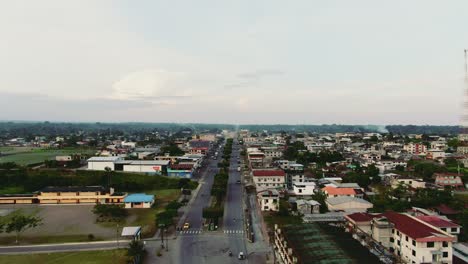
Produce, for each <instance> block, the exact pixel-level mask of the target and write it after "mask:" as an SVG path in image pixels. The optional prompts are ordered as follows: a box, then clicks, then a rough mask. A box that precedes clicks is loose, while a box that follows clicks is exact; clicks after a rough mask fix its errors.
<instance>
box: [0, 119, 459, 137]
mask: <svg viewBox="0 0 468 264" xmlns="http://www.w3.org/2000/svg"><path fill="white" fill-rule="evenodd" d="M223 129H229V130H234V129H248V130H250V131H263V130H266V131H269V132H282V131H284V132H289V131H296V132H309V133H343V132H357V133H365V132H380V133H388V132H391V133H393V134H442V135H454V134H457V133H458V132H459V130H460V128H459V127H458V126H430V125H423V126H415V125H388V126H379V125H339V124H331V125H325V124H324V125H282V124H277V125H231V124H189V123H184V124H182V123H100V122H97V123H54V122H47V121H46V122H0V137H4V138H8V137H25V138H27V137H30V136H31V135H32V134H34V135H43V136H49V135H66V134H78V133H87V134H106V133H107V134H111V133H112V134H120V135H130V134H137V133H145V132H146V133H147V132H162V131H168V132H180V131H184V130H187V131H190V132H195V133H200V132H220V131H221V130H223Z"/></svg>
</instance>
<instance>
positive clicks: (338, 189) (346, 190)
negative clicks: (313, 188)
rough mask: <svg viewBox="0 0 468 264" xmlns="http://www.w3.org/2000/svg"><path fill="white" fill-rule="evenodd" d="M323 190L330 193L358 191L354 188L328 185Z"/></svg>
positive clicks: (352, 193) (340, 193) (347, 193)
mask: <svg viewBox="0 0 468 264" xmlns="http://www.w3.org/2000/svg"><path fill="white" fill-rule="evenodd" d="M322 191H324V192H327V193H328V194H330V195H355V194H356V191H355V190H354V188H335V187H332V186H327V187H324V188H322Z"/></svg>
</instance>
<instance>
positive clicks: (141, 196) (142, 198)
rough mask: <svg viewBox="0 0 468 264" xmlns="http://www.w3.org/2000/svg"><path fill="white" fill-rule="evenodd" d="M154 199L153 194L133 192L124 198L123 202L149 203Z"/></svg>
mask: <svg viewBox="0 0 468 264" xmlns="http://www.w3.org/2000/svg"><path fill="white" fill-rule="evenodd" d="M153 200H154V195H149V194H145V193H133V194H130V195H128V196H127V197H125V198H124V203H149V202H152V201H153Z"/></svg>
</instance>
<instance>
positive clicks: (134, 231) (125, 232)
mask: <svg viewBox="0 0 468 264" xmlns="http://www.w3.org/2000/svg"><path fill="white" fill-rule="evenodd" d="M120 235H121V236H122V237H124V238H128V239H131V240H134V241H138V240H140V239H141V226H125V227H124V228H122V233H121V234H120Z"/></svg>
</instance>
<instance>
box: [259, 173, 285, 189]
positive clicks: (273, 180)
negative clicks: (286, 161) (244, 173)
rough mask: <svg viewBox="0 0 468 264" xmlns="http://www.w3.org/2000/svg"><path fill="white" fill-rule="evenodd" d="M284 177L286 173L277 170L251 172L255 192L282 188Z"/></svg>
mask: <svg viewBox="0 0 468 264" xmlns="http://www.w3.org/2000/svg"><path fill="white" fill-rule="evenodd" d="M285 176H286V173H284V171H283V170H279V169H272V170H267V169H261V170H253V171H252V178H253V181H254V183H255V186H256V187H257V190H264V189H271V188H284V187H285Z"/></svg>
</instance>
